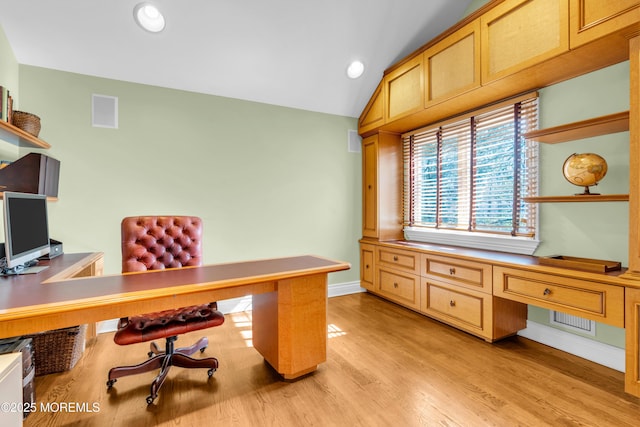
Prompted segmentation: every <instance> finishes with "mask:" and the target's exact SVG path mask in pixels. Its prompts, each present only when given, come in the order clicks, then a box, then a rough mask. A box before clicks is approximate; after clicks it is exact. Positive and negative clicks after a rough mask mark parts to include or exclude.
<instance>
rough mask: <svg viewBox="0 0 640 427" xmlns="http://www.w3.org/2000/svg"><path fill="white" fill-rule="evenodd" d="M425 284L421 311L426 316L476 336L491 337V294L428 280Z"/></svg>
mask: <svg viewBox="0 0 640 427" xmlns="http://www.w3.org/2000/svg"><path fill="white" fill-rule="evenodd" d="M424 282H425V283H424V289H425V294H426V298H425V300H426V301H425V303H424V304H423V307H422V310H423V311H424V312H425V313H427V314H429V315H430V316H433V317H435V318H437V319H440V320H442V321H444V322H447V323H449V324H452V325H453V326H456V327H459V328H462V329H465V330H467V331H469V332H471V333H474V334H476V335H480V336H482V337H485V338H491V337H490V333H491V325H490V322H491V301H492V297H491V296H490V295H486V294H484V293H481V292H474V291H471V290H466V289H462V288H455V287H450V286H448V285H446V284H444V283H436V282H433V281H429V280H424Z"/></svg>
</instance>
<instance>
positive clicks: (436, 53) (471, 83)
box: [424, 20, 480, 107]
mask: <svg viewBox="0 0 640 427" xmlns="http://www.w3.org/2000/svg"><path fill="white" fill-rule="evenodd" d="M424 67H425V107H429V106H430V105H432V104H435V103H438V102H440V101H444V100H446V99H449V98H451V97H453V96H456V95H459V94H461V93H463V92H466V91H468V90H471V89H473V88H476V87H479V86H480V20H475V21H473V22H472V23H470V24H468V25H466V26H464V27H463V28H461V29H460V30H458V31H456V32H454V33H453V34H451V35H450V36H449V37H447V38H445V39H444V40H442V41H440V42H438V43H436V44H435V45H433V46H432V47H430V48H429V49H427V50H426V51H425V53H424Z"/></svg>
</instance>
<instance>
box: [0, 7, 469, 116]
mask: <svg viewBox="0 0 640 427" xmlns="http://www.w3.org/2000/svg"><path fill="white" fill-rule="evenodd" d="M141 1H142V0H57V1H52V0H19V1H17V0H0V26H2V28H3V29H4V32H5V34H6V36H7V38H8V40H9V43H10V44H11V47H12V48H13V51H14V53H15V55H16V59H17V61H18V62H19V63H20V64H27V65H34V66H39V67H45V68H51V69H56V70H62V71H68V72H74V73H80V74H86V75H91V76H98V77H105V78H110V79H116V80H124V81H129V82H135V83H143V84H149V85H154V86H162V87H167V88H174V89H181V90H187V91H192V92H200V93H206V94H212V95H219V96H225V97H231V98H238V99H245V100H250V101H257V102H264V103H268V104H274V105H281V106H286V107H292V108H300V109H305V110H310V111H317V112H324V113H330V114H337V115H342V116H350V117H358V116H359V115H360V113H361V112H362V109H363V108H364V106H365V105H366V103H367V101H368V100H369V98H370V97H371V95H372V93H373V91H374V90H375V88H376V86H377V84H378V83H379V82H380V80H381V78H382V73H383V71H384V70H385V69H386V68H388V67H389V66H390V65H392V64H393V63H395V62H397V61H398V60H399V59H402V58H403V57H404V56H406V55H407V54H409V53H411V52H413V51H414V50H416V49H417V48H419V47H420V46H422V45H423V44H424V43H426V42H427V41H429V40H430V39H432V38H433V37H435V36H437V35H438V34H440V33H441V32H443V31H444V30H446V29H447V28H449V27H450V26H452V25H453V24H455V23H456V22H458V21H459V20H460V19H461V18H462V17H463V14H464V11H465V10H466V8H467V7H468V5H469V4H470V3H471V0H149V1H150V2H151V3H153V4H155V5H156V6H158V8H159V9H160V10H161V11H162V12H163V13H164V15H165V18H166V21H167V26H166V29H165V30H164V31H163V32H162V33H159V34H152V33H148V32H146V31H144V30H142V29H141V28H139V27H138V26H137V25H136V24H135V23H134V21H133V8H134V6H135V5H136V4H138V3H139V2H141ZM354 59H359V60H361V61H362V62H364V64H365V67H366V68H365V73H364V75H363V76H362V77H360V78H359V79H356V80H351V79H349V78H348V77H347V76H346V68H347V65H348V63H349V62H350V61H352V60H354Z"/></svg>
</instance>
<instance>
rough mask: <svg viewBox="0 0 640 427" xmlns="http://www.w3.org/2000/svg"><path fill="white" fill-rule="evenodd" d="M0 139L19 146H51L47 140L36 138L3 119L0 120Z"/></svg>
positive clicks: (45, 147) (46, 147)
mask: <svg viewBox="0 0 640 427" xmlns="http://www.w3.org/2000/svg"><path fill="white" fill-rule="evenodd" d="M0 139H2V140H4V141H7V142H9V143H11V144H14V145H18V146H20V147H32V148H44V149H48V148H51V145H50V144H49V143H48V142H45V141H43V140H41V139H39V138H36V137H35V136H33V135H31V134H30V133H27V132H25V131H23V130H22V129H20V128H17V127H15V126H13V125H12V124H10V123H7V122H5V121H3V120H0Z"/></svg>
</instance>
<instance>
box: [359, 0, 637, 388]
mask: <svg viewBox="0 0 640 427" xmlns="http://www.w3.org/2000/svg"><path fill="white" fill-rule="evenodd" d="M626 60H629V62H630V108H629V113H628V114H626V113H620V114H617V115H611V116H604V117H599V118H595V119H592V120H586V121H584V122H579V123H573V124H569V125H567V126H564V127H562V126H561V127H559V128H555V129H547V130H543V131H542V133H545V132H548V133H550V134H551V135H543V134H539V135H529V136H528V137H531V138H540V141H541V142H552V143H555V142H560V141H559V139H562V138H569V139H580V138H585V137H588V136H594V135H596V134H603V133H611V132H618V131H620V130H627V129H628V130H629V138H630V144H629V147H630V148H629V156H630V159H631V162H630V163H631V167H630V172H629V175H630V185H629V195H628V196H627V195H625V194H615V195H606V196H600V197H599V198H597V200H599V201H626V200H628V201H629V240H628V242H624V243H623V242H621V244H628V245H629V260H628V264H626V265H628V270H627V271H625V272H623V273H621V272H617V273H613V274H612V273H606V274H596V273H587V272H581V271H577V270H568V269H563V268H558V267H550V266H543V265H539V264H538V263H537V261H536V259H535V258H534V257H522V256H519V255H512V254H501V253H491V252H486V251H485V252H483V251H477V250H473V249H464V248H444V247H438V246H437V245H425V244H414V243H411V242H404V241H402V240H401V239H402V238H403V231H402V188H403V172H402V138H401V134H402V133H404V132H408V131H412V130H415V129H419V128H422V127H425V126H428V125H430V124H433V123H436V122H439V121H442V120H448V119H451V118H454V117H456V116H458V115H461V114H463V113H465V112H469V111H472V110H475V109H479V108H482V107H485V106H487V105H490V104H493V103H496V102H498V101H501V100H506V99H508V98H512V97H515V96H518V95H519V94H522V93H526V92H529V91H532V90H537V89H539V88H543V87H546V86H549V85H553V84H555V83H558V82H561V81H563V80H567V79H572V78H574V77H577V76H580V75H583V74H586V73H589V72H592V71H595V70H599V69H602V68H605V67H608V66H610V65H613V64H617V63H620V62H622V61H626ZM639 117H640V0H615V1H601V0H535V1H533V0H492V1H489V2H488V3H486V4H485V5H484V6H482V7H480V8H479V9H478V10H477V11H476V12H474V13H472V14H470V15H469V16H467V17H465V18H464V19H463V20H461V21H460V22H459V23H458V24H456V25H454V26H453V27H451V28H450V29H449V30H447V31H445V32H444V33H442V34H441V35H439V36H438V37H436V38H434V39H433V40H431V41H429V42H427V43H426V44H425V45H424V46H422V47H421V48H420V49H418V50H416V51H415V52H413V53H412V54H410V55H408V56H407V57H406V58H404V59H402V60H400V61H399V62H398V63H396V64H394V65H393V66H391V67H390V68H389V69H387V70H386V71H385V72H384V75H383V76H382V79H381V81H380V84H379V85H378V87H377V88H376V90H375V92H374V93H373V94H372V96H371V98H370V100H369V102H368V103H367V105H366V106H365V108H364V109H363V111H362V114H361V116H360V120H359V122H358V130H359V133H360V135H361V136H362V137H363V138H364V139H363V233H362V235H363V239H362V240H361V242H360V243H361V246H360V248H361V280H362V281H361V283H362V286H364V287H365V288H366V289H367V290H368V291H370V292H372V293H375V294H377V295H380V296H382V297H384V298H387V299H389V300H391V301H394V302H396V303H398V304H402V305H404V306H406V307H409V308H411V309H412V310H416V311H418V312H420V313H423V314H425V315H427V316H430V317H433V318H435V319H438V320H440V321H443V322H446V323H447V324H449V325H451V326H454V327H456V328H459V329H462V330H464V331H467V332H469V333H472V334H474V335H477V336H479V337H482V338H483V339H485V340H487V341H494V340H497V339H500V338H501V337H504V336H508V335H511V334H514V333H516V332H517V331H518V330H519V329H522V328H523V327H524V322H525V319H526V311H525V310H526V304H533V305H539V306H542V307H547V308H550V309H554V310H559V311H564V312H568V313H572V314H575V315H578V316H580V317H584V318H588V319H594V320H596V321H598V322H603V323H607V324H611V325H616V326H619V327H622V326H623V327H624V328H625V330H626V356H627V361H626V372H625V391H627V392H629V393H632V394H634V395H636V396H640V338H639V337H640V214H638V212H640V170H639V169H638V168H637V167H636V165H637V163H638V162H639V161H640V118H639ZM584 132H586V133H584ZM599 132H600V133H599ZM546 138H550V139H551V140H550V141H549V140H546V141H542V140H543V139H546ZM581 197H584V196H564V195H560V196H548V197H547V198H545V199H540V198H539V199H535V200H529V201H530V202H545V201H547V202H557V201H562V202H565V201H586V200H582V199H581ZM588 200H589V201H594V200H596V199H594V198H589V199H588ZM567 255H570V254H567ZM394 256H395V257H397V260H396V259H394Z"/></svg>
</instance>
